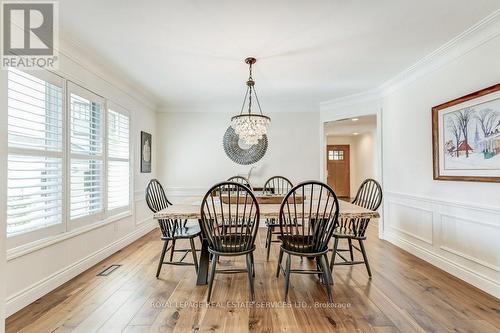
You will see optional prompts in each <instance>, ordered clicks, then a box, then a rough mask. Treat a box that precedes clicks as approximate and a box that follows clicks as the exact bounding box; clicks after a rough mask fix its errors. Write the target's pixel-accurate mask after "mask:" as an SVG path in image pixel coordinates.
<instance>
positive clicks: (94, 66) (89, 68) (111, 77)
mask: <svg viewBox="0 0 500 333" xmlns="http://www.w3.org/2000/svg"><path fill="white" fill-rule="evenodd" d="M58 51H59V53H60V55H62V56H64V57H65V58H66V59H68V60H69V61H71V62H73V63H74V64H76V65H77V66H79V67H80V68H82V69H83V70H85V71H86V72H88V73H91V74H92V75H93V76H96V77H98V78H99V79H100V80H102V81H103V82H105V83H107V84H109V85H110V86H111V87H113V88H115V89H116V90H118V91H120V93H122V94H125V95H126V96H128V97H130V98H131V99H133V100H134V101H135V102H136V103H139V104H142V105H144V106H146V107H147V108H149V109H152V110H156V109H158V106H159V105H160V104H161V103H160V100H159V99H158V98H157V97H156V96H155V95H154V94H152V93H151V92H150V91H149V90H148V89H146V88H144V87H143V86H142V85H140V84H138V83H137V82H132V81H133V80H131V79H130V78H128V77H124V76H123V72H122V73H121V74H120V73H118V72H112V73H111V71H110V70H109V68H112V66H109V65H107V64H102V63H100V62H102V59H101V58H100V59H99V60H97V59H95V58H92V57H91V55H90V54H89V53H88V52H85V51H84V48H82V47H81V46H79V45H76V44H75V42H74V41H68V40H64V39H60V43H59V50H58ZM81 54H84V55H85V58H84V57H82V56H81ZM59 71H61V70H59ZM63 73H65V75H64V76H67V77H70V76H71V75H70V74H69V73H66V72H63ZM71 77H72V76H71ZM72 80H73V81H74V80H76V82H77V83H81V84H82V85H85V84H84V82H82V81H81V80H80V79H78V78H73V77H72Z"/></svg>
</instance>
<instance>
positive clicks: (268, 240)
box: [266, 227, 273, 261]
mask: <svg viewBox="0 0 500 333" xmlns="http://www.w3.org/2000/svg"><path fill="white" fill-rule="evenodd" d="M272 237H273V234H272V229H271V227H267V237H266V248H267V257H266V261H269V254H270V253H271V243H272Z"/></svg>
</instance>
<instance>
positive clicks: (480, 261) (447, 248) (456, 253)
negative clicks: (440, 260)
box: [439, 245, 500, 272]
mask: <svg viewBox="0 0 500 333" xmlns="http://www.w3.org/2000/svg"><path fill="white" fill-rule="evenodd" d="M439 248H440V249H441V250H443V251H446V252H449V253H451V254H454V255H456V256H459V257H462V258H464V259H467V260H469V261H473V262H475V263H477V264H479V265H481V266H484V267H488V268H490V269H492V270H494V271H497V272H500V267H498V266H495V265H493V264H491V263H489V262H486V261H484V260H481V259H478V258H475V257H473V256H470V255H468V254H465V253H463V252H460V251H457V250H455V249H452V248H450V247H447V246H444V245H441V246H440V247H439Z"/></svg>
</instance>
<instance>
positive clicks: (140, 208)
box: [0, 50, 157, 315]
mask: <svg viewBox="0 0 500 333" xmlns="http://www.w3.org/2000/svg"><path fill="white" fill-rule="evenodd" d="M75 52H76V51H75V50H69V51H68V52H67V53H65V54H60V59H61V62H60V71H59V74H61V75H63V76H64V77H65V78H67V79H70V80H72V81H74V82H75V83H78V84H80V85H82V86H84V87H86V88H88V89H90V90H92V91H94V92H96V93H97V94H99V95H102V96H104V97H106V98H108V99H110V100H111V101H113V102H114V103H117V104H120V105H121V106H122V107H124V108H125V109H127V110H128V111H129V112H130V113H131V139H132V144H133V146H134V149H133V154H134V156H131V158H133V160H134V189H135V197H134V207H133V214H132V215H131V216H128V217H126V218H123V219H120V220H117V221H115V222H112V223H109V224H105V225H102V226H99V227H97V228H95V229H92V230H88V231H86V232H83V233H76V234H74V235H73V236H72V237H70V238H67V237H65V236H62V237H61V235H59V236H57V237H53V238H50V239H49V240H50V243H46V241H45V240H44V241H42V242H41V243H40V244H37V246H35V247H33V246H23V247H20V248H14V249H9V250H8V251H7V266H6V269H5V270H4V269H3V267H2V270H1V271H2V275H3V272H6V289H7V290H6V302H7V314H8V315H10V314H12V313H14V312H15V311H17V310H19V309H21V308H22V307H24V306H26V305H28V304H29V303H31V302H32V301H34V300H36V299H37V298H38V297H40V296H42V295H44V294H45V293H47V292H49V291H51V290H52V289H54V288H56V287H57V286H59V285H61V284H62V283H64V282H66V281H67V280H69V279H70V278H72V277H74V276H76V275H77V274H79V273H80V272H82V271H84V270H85V269H87V268H89V267H91V266H92V265H94V264H96V263H97V262H99V261H100V260H102V259H104V258H106V257H108V256H109V255H111V254H112V253H113V252H116V251H117V250H119V249H120V248H122V247H124V246H125V245H127V244H128V243H130V242H132V241H133V240H135V239H137V238H138V237H140V236H142V235H143V234H145V233H146V232H148V231H150V230H152V228H153V227H154V226H155V224H154V223H153V221H152V219H151V214H150V212H149V211H148V209H147V207H146V205H145V202H144V199H143V198H144V188H145V186H146V184H147V182H148V180H149V179H150V178H152V177H155V173H156V165H155V163H154V164H153V166H152V168H153V172H152V173H151V174H140V165H139V156H140V144H139V143H140V131H141V130H144V131H147V132H149V133H151V134H152V135H153V140H156V138H157V136H156V128H155V127H156V126H155V125H156V119H155V117H156V113H155V106H154V105H153V104H152V103H149V102H148V100H147V97H144V96H142V95H139V94H137V93H136V89H134V88H133V87H131V86H127V85H125V84H120V83H118V82H117V81H122V80H121V79H120V78H117V77H111V76H109V75H107V74H106V72H105V70H103V69H101V68H99V67H97V66H96V65H95V64H94V63H92V62H91V61H88V62H84V59H82V58H80V57H79V55H78V54H77V53H75ZM67 54H71V56H67ZM2 75H4V74H2ZM2 88H3V87H2ZM2 91H4V89H2ZM3 100H4V98H2V101H3ZM3 107H4V108H5V106H3ZM1 117H2V119H1V123H2V124H4V123H6V121H7V112H6V111H2V113H1ZM2 129H3V127H2ZM5 132H6V131H5ZM5 132H4V131H3V130H2V131H1V133H2V136H3V135H4V133H5ZM0 141H1V142H2V143H1V149H0V156H2V160H1V168H0V170H2V171H3V170H4V168H5V167H6V161H5V155H6V154H5V151H6V149H7V147H6V144H7V140H6V139H4V140H0ZM155 147H157V144H155V143H154V146H153V158H154V159H153V162H156V160H155V159H156V151H155V150H154V149H155ZM4 179H5V172H2V177H0V180H4ZM0 183H2V184H6V183H5V181H0ZM5 191H6V187H5V186H3V187H2V188H1V190H0V193H1V194H0V199H2V200H1V202H2V205H4V204H5V201H6V200H5ZM1 211H2V218H1V219H0V222H1V226H2V228H1V229H2V230H5V221H4V218H3V214H4V212H5V210H4V209H1ZM3 234H4V233H2V235H3ZM2 244H4V242H2ZM33 250H34V251H33ZM3 253H4V252H2V254H3ZM0 263H1V258H0ZM0 286H2V287H3V286H4V283H3V282H2V281H0ZM3 299H4V298H2V300H3Z"/></svg>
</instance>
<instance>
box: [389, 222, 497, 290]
mask: <svg viewBox="0 0 500 333" xmlns="http://www.w3.org/2000/svg"><path fill="white" fill-rule="evenodd" d="M384 239H385V240H387V241H388V242H390V243H392V244H394V245H396V246H398V247H400V248H402V249H403V250H405V251H407V252H409V253H411V254H413V255H414V256H416V257H418V258H420V259H422V260H425V261H427V262H429V263H430V264H432V265H434V266H436V267H438V268H440V269H442V270H444V271H445V272H447V273H449V274H451V275H453V276H456V277H457V278H459V279H461V280H464V281H465V282H467V283H470V284H471V285H473V286H475V287H477V288H479V289H481V290H482V291H484V292H486V293H488V294H490V295H492V296H494V297H496V298H498V299H500V284H499V283H498V282H496V281H494V280H493V279H491V278H489V277H486V276H484V275H482V274H478V273H477V272H474V271H472V270H470V269H468V268H467V267H464V266H462V265H460V264H458V263H456V262H453V261H451V260H449V259H448V258H445V257H443V256H441V255H439V254H437V253H434V252H432V251H429V250H428V249H425V248H424V247H422V246H419V245H417V244H414V243H411V242H409V241H408V240H406V239H403V238H401V237H399V236H398V235H397V234H395V233H393V232H390V231H388V230H386V231H385V233H384Z"/></svg>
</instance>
